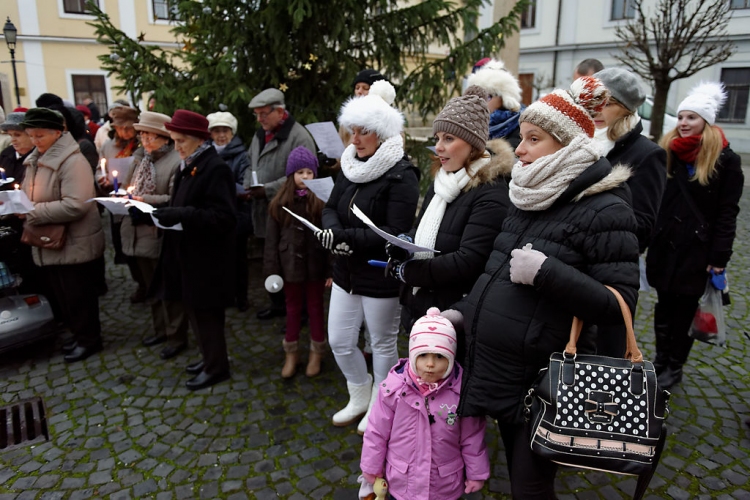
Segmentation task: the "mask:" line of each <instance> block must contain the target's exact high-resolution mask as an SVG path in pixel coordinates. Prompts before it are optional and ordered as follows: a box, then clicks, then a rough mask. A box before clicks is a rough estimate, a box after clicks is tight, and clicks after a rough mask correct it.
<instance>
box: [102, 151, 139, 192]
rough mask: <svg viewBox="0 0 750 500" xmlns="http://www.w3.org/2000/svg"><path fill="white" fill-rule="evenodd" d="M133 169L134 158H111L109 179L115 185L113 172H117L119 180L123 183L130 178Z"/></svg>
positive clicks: (108, 163) (108, 160)
mask: <svg viewBox="0 0 750 500" xmlns="http://www.w3.org/2000/svg"><path fill="white" fill-rule="evenodd" d="M131 168H133V157H132V156H128V157H127V158H110V159H107V179H109V182H111V183H113V184H114V182H113V180H112V172H113V171H115V170H116V171H117V180H118V181H119V182H120V185H121V186H122V183H123V182H125V179H129V178H130V169H131ZM100 170H101V169H100Z"/></svg>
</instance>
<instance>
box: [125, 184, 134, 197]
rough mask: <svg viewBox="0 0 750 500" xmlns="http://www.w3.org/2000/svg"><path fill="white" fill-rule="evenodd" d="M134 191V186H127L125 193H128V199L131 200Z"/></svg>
mask: <svg viewBox="0 0 750 500" xmlns="http://www.w3.org/2000/svg"><path fill="white" fill-rule="evenodd" d="M134 189H135V186H128V189H127V191H128V198H130V199H131V200H132V199H133V190H134Z"/></svg>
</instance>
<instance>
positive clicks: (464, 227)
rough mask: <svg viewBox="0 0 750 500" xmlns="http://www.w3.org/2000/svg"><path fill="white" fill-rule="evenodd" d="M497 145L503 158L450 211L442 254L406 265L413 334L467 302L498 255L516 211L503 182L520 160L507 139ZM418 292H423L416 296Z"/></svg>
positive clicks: (404, 295) (407, 313) (407, 318)
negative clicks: (434, 315) (424, 321)
mask: <svg viewBox="0 0 750 500" xmlns="http://www.w3.org/2000/svg"><path fill="white" fill-rule="evenodd" d="M500 142H502V143H503V144H504V146H501V145H500ZM495 143H496V147H495V150H496V151H497V152H496V153H494V154H493V156H492V160H491V161H490V163H489V164H487V165H485V166H484V167H483V168H482V169H480V170H479V171H478V172H476V174H475V177H474V178H473V179H472V180H471V181H469V184H467V185H466V187H465V188H464V189H463V191H462V192H461V194H459V195H458V197H457V198H456V199H455V200H453V201H452V202H451V203H449V204H448V206H447V207H446V209H445V215H443V220H442V221H441V223H440V229H438V234H437V238H436V239H435V249H436V250H439V251H440V253H437V254H435V255H434V257H432V258H431V259H412V260H410V261H408V262H407V263H406V264H405V265H404V270H403V274H404V278H405V280H406V284H405V285H402V286H401V304H402V305H403V306H404V308H403V310H402V313H401V323H402V324H403V325H404V328H405V329H406V331H407V332H408V331H410V330H411V327H412V325H413V323H414V321H416V320H417V319H419V318H420V317H422V316H424V314H425V313H426V312H427V309H429V308H430V307H433V306H434V307H437V308H438V309H440V310H441V311H442V310H444V309H447V308H448V307H449V306H450V305H451V304H454V303H456V302H458V301H459V300H461V298H462V297H463V296H464V295H466V294H467V293H469V291H470V290H471V287H472V286H474V282H475V281H476V280H477V278H478V277H479V275H480V274H482V271H483V270H484V265H485V264H486V263H487V259H488V258H489V256H490V252H492V242H493V241H495V237H496V236H497V234H498V233H499V232H500V228H501V227H502V225H503V219H505V214H506V213H507V212H508V208H509V207H510V205H511V203H510V199H509V198H508V184H507V183H506V182H505V179H504V178H503V176H504V175H508V174H509V173H510V171H511V169H512V168H513V163H514V160H515V155H514V154H513V150H512V149H511V147H510V146H509V145H508V144H507V143H505V142H504V141H502V139H498V140H495ZM434 186H435V185H434V183H433V184H431V185H430V187H429V189H428V191H427V195H426V196H425V199H424V201H423V202H422V210H421V212H420V214H419V217H418V218H417V222H416V224H415V228H414V229H412V230H411V232H410V233H409V234H410V235H411V236H412V238H413V237H414V235H415V234H416V232H417V229H416V228H418V227H419V223H420V222H421V221H422V217H423V216H424V212H425V210H427V207H428V206H429V204H430V201H432V198H433V197H434V195H435V188H434ZM414 287H419V290H418V291H417V293H416V294H415V293H414Z"/></svg>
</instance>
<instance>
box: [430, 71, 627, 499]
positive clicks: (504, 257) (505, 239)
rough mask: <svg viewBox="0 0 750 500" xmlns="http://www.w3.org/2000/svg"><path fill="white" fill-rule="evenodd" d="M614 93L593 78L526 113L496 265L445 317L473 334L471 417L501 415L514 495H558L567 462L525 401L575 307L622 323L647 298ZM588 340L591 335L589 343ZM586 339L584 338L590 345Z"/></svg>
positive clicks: (467, 394)
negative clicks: (553, 455)
mask: <svg viewBox="0 0 750 500" xmlns="http://www.w3.org/2000/svg"><path fill="white" fill-rule="evenodd" d="M607 97H608V93H607V91H606V89H605V88H604V87H603V86H602V85H601V82H599V80H597V79H594V78H591V77H583V78H580V79H578V80H576V81H575V82H574V83H573V85H572V86H571V90H570V91H569V92H566V91H563V90H556V91H554V92H552V93H551V94H548V95H547V96H545V97H544V98H542V99H540V100H539V101H537V102H536V103H534V104H532V105H531V106H529V107H528V108H527V109H526V111H525V112H524V113H523V114H522V115H521V138H522V140H521V143H520V144H519V146H518V148H516V154H517V155H518V157H519V161H518V163H516V165H515V166H514V167H513V172H512V178H513V180H512V181H511V183H510V200H511V202H512V203H513V205H514V206H513V207H511V209H510V210H509V211H508V215H507V216H506V218H505V222H504V223H503V229H502V231H501V232H500V234H499V235H498V237H497V239H496V240H495V243H494V249H493V251H492V254H491V255H490V259H489V262H488V263H487V266H486V268H485V271H484V274H482V276H480V277H479V279H478V280H477V282H476V284H475V285H474V288H472V290H471V292H470V293H469V295H468V296H467V297H466V298H465V299H464V300H462V301H461V302H459V303H458V304H457V305H456V309H457V311H456V312H453V311H446V312H444V315H445V316H446V317H449V319H452V320H455V323H456V325H457V326H458V327H461V328H464V329H465V332H466V342H467V356H466V360H465V362H464V379H463V386H462V388H461V401H460V404H459V408H458V414H459V416H478V415H489V416H491V417H492V418H494V419H497V420H498V423H499V426H500V433H501V437H502V439H503V443H504V445H505V450H506V456H507V459H508V460H507V461H508V468H509V472H510V480H511V489H512V493H513V498H519V499H520V498H523V499H524V500H526V499H530V500H533V499H544V500H547V499H549V498H554V488H553V485H554V478H555V474H556V471H557V466H556V465H555V464H554V463H553V462H551V461H549V460H546V459H543V458H541V457H539V456H536V455H534V454H533V453H532V451H531V449H530V447H529V426H528V424H524V420H523V417H522V410H523V399H524V396H525V395H526V393H527V391H528V389H529V388H530V387H531V385H532V384H533V382H534V380H535V379H536V377H537V374H538V372H539V370H540V369H541V368H543V367H545V366H547V364H548V361H549V356H550V354H551V353H553V352H556V351H558V352H559V351H562V350H563V349H564V348H565V344H566V343H567V341H568V338H569V334H570V328H571V324H572V321H573V317H574V316H575V317H578V318H580V319H582V320H583V322H584V331H583V332H582V334H581V335H582V341H581V342H580V343H579V349H581V350H584V349H582V348H583V347H584V345H585V344H587V343H588V344H589V345H590V344H591V336H592V331H591V325H597V324H600V325H609V324H612V325H614V324H621V323H622V321H623V318H622V314H621V311H620V307H619V305H618V302H617V299H616V298H615V296H614V295H613V294H612V293H611V292H610V291H608V290H607V289H606V288H605V285H610V286H612V287H614V288H616V289H617V290H618V291H619V292H620V293H621V294H622V296H623V298H624V299H625V301H626V302H627V304H628V306H629V307H630V309H631V311H632V310H634V309H635V304H636V300H637V297H638V239H637V238H636V235H635V230H636V221H635V217H634V215H633V209H632V208H631V207H630V205H629V198H630V196H629V193H628V189H627V187H626V186H625V185H624V182H625V181H626V180H627V178H628V176H629V174H630V171H629V169H627V168H625V167H617V168H613V167H612V166H611V165H610V163H609V162H608V161H607V160H606V159H605V158H601V157H600V154H599V152H598V149H597V147H596V145H595V144H594V143H593V141H592V139H591V137H592V136H593V134H594V123H593V120H592V119H591V116H590V114H592V113H593V112H594V111H596V110H598V109H600V108H601V106H603V104H604V102H606V99H607ZM587 340H588V342H587ZM581 344H584V345H581Z"/></svg>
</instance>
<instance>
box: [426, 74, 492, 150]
mask: <svg viewBox="0 0 750 500" xmlns="http://www.w3.org/2000/svg"><path fill="white" fill-rule="evenodd" d="M485 94H486V92H484V91H483V90H482V89H481V88H479V87H477V86H471V87H469V88H467V89H466V92H465V93H464V95H462V96H461V97H454V98H453V99H451V100H450V101H448V104H446V105H445V107H444V108H443V110H442V111H440V113H439V114H438V115H437V117H436V118H435V121H434V122H432V133H433V134H437V133H438V132H445V133H448V134H452V135H454V136H456V137H458V138H459V139H463V140H464V141H466V142H468V143H469V144H471V145H472V146H474V147H476V148H477V149H479V150H480V151H484V150H485V148H486V147H487V139H489V134H490V110H489V108H488V107H487V101H486V100H485V99H484V97H480V96H484V95H485Z"/></svg>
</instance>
